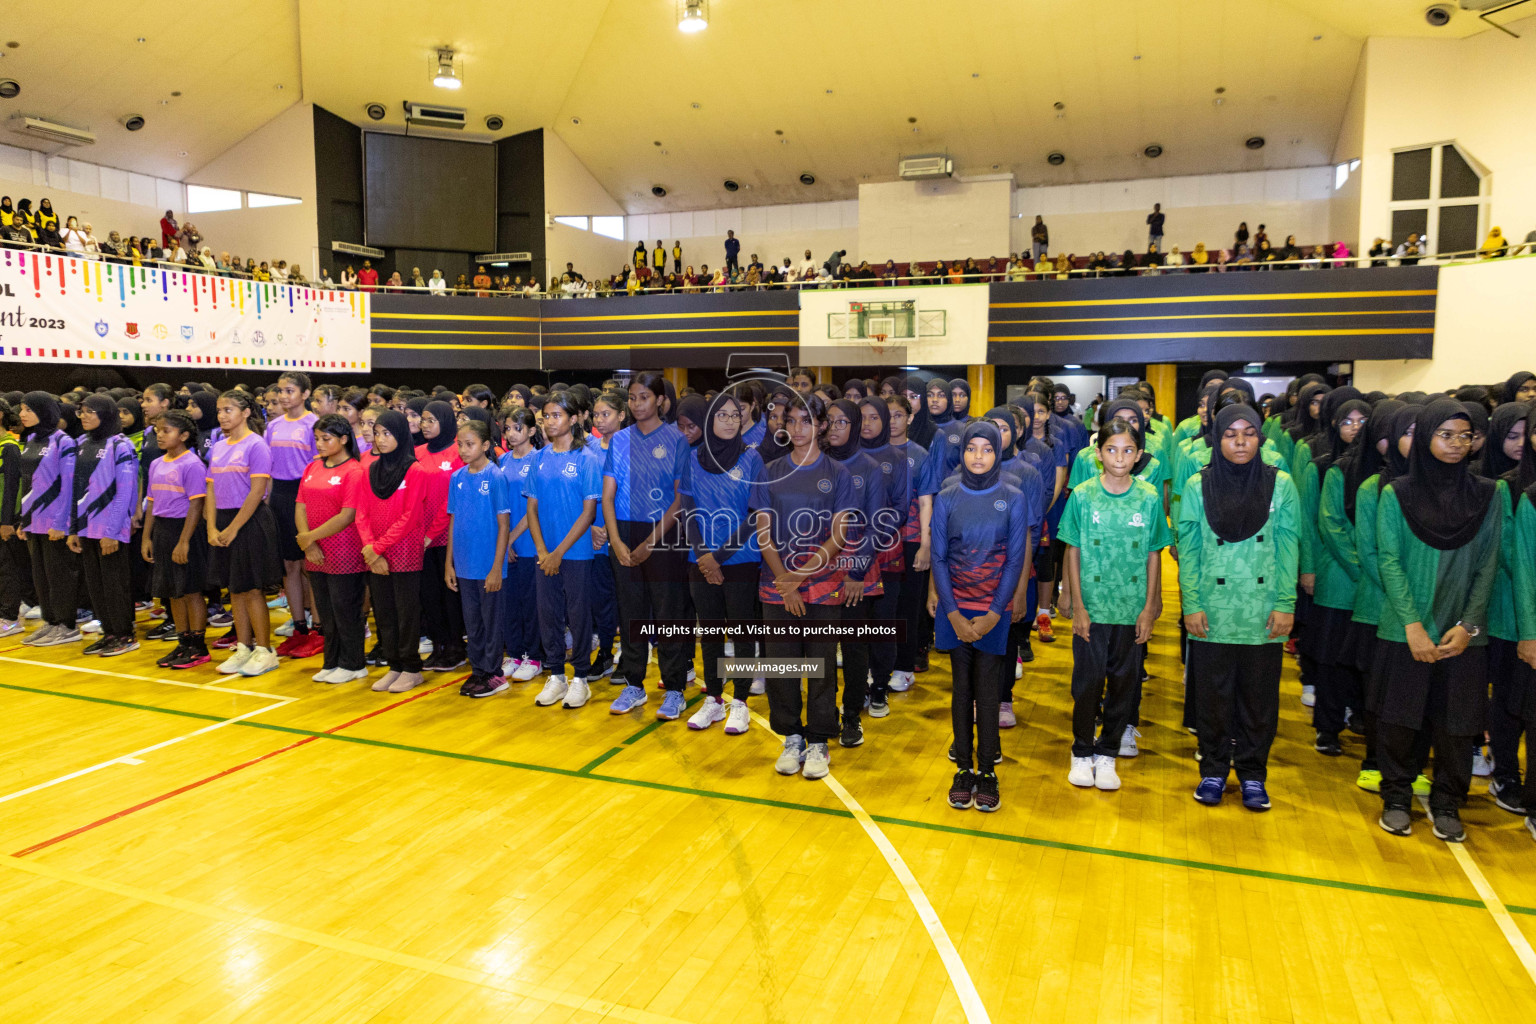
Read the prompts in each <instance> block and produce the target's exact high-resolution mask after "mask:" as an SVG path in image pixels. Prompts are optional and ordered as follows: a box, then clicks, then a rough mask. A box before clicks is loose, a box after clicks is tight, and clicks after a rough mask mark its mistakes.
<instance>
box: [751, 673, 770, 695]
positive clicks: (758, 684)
mask: <svg viewBox="0 0 1536 1024" xmlns="http://www.w3.org/2000/svg"><path fill="white" fill-rule="evenodd" d="M751 692H752V696H754V697H761V696H762V695H763V694H765V693H767V692H768V677H767V676H753V677H752V691H751Z"/></svg>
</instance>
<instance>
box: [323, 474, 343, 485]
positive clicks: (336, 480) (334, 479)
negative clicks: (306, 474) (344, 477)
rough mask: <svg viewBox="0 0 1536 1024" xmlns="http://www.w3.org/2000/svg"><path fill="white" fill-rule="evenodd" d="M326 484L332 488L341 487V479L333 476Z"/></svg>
mask: <svg viewBox="0 0 1536 1024" xmlns="http://www.w3.org/2000/svg"><path fill="white" fill-rule="evenodd" d="M326 483H328V484H330V485H331V486H332V487H338V486H340V485H341V477H339V476H333V477H331V478H330V479H329V480H327V481H326Z"/></svg>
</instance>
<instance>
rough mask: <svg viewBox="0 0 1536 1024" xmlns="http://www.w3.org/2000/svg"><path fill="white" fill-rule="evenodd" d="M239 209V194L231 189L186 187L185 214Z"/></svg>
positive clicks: (198, 186)
mask: <svg viewBox="0 0 1536 1024" xmlns="http://www.w3.org/2000/svg"><path fill="white" fill-rule="evenodd" d="M238 209H240V192H239V191H238V190H237V189H232V188H209V187H208V186H206V185H188V186H187V212H188V213H213V212H215V211H217V210H238Z"/></svg>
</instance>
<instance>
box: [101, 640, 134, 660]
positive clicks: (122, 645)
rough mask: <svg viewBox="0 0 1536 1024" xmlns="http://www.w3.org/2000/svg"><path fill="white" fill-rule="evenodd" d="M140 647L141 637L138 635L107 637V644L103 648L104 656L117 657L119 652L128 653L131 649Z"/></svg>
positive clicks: (102, 653)
mask: <svg viewBox="0 0 1536 1024" xmlns="http://www.w3.org/2000/svg"><path fill="white" fill-rule="evenodd" d="M138 649H139V638H138V637H136V636H114V637H108V638H107V645H106V646H105V647H103V648H102V649H101V656H102V657H103V658H115V657H117V656H118V655H119V654H127V653H128V652H129V651H136V650H138Z"/></svg>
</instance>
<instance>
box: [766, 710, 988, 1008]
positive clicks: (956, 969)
mask: <svg viewBox="0 0 1536 1024" xmlns="http://www.w3.org/2000/svg"><path fill="white" fill-rule="evenodd" d="M749 714H751V716H752V718H753V720H754V721H756V722H757V724H758V725H760V726H762V727H763V729H765V730H766V731H767V732H768V735H770V736H777V735H778V733H776V732H774V731H773V726H771V725H769V724H768V720H767V719H766V718H764V717H763V716H762V715H760V714H758V713H757V712H756V711H751V712H749ZM821 781H823V782H825V783H826V784H827V788H828V789H830V790H832V793H833V795H834V796H836V797H837V798H838V799H839V800H841V801H842V803H843V806H844V807H846V808H848V813H849V814H852V815H853V819H854V820H855V821H857V822H858V823H859V826H860V827H861V828H863V829H864V834H865V835H867V836H869V839H870V841H871V842H872V843H874V844H875V848H876V849H877V850H879V851H880V855H881V856H882V857H884V858H885V863H886V865H887V866H889V867H890V869H891V873H892V874H894V875H895V876H896V880H897V881H898V882H900V883H901V888H902V891H903V892H905V893H906V894H907V899H908V901H910V902H911V904H912V909H913V910H916V911H917V917H918V920H919V921H921V922H922V923H923V927H924V928H925V929H926V930H927V932H928V937H929V938H930V939H932V940H933V945H934V948H935V949H936V950H938V954H939V959H940V960H941V961H943V963H944V970H945V971H947V972H948V973H949V982H950V984H951V985H953V986H954V988H955V995H957V996H959V998H960V1007H961V1009H963V1010H964V1011H965V1019H966V1020H967V1021H968V1022H969V1024H991V1020H992V1018H991V1017H990V1016H989V1015H988V1014H987V1007H986V1005H985V1004H984V1003H983V1002H982V1001H981V993H980V992H977V991H976V983H975V982H974V981H972V980H971V972H970V971H968V970H966V968H965V961H964V960H962V959H961V958H960V951H959V950H958V949H956V948H955V944H954V942H953V940H951V939H950V937H949V933H948V932H947V931H945V930H944V922H943V921H941V920H939V914H938V911H936V910H934V909H933V904H932V903H931V902H929V900H928V894H927V893H925V892H923V887H922V886H921V885H920V884H919V883H918V881H917V876H916V875H914V874H912V869H911V868H909V867H907V862H906V861H905V860H903V859H902V856H901V854H900V853H899V852H897V850H896V846H895V844H893V843H892V842H891V840H890V839H889V838H888V837H887V836H886V834H885V833H884V832H883V831H881V829H880V826H879V825H877V824H875V819H873V818H871V817H870V816H869V812H868V811H866V810H864V808H863V806H862V805H860V803H859V802H858V801H857V800H855V799H854V798H853V794H852V793H850V792H848V790H847V789H845V788H843V784H842V783H841V782H838V781H837V779H835V778H834V777H833V776H832V773H831V772H828V773H827V774H826V775H825V776H824V777H823V778H822V780H821Z"/></svg>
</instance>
